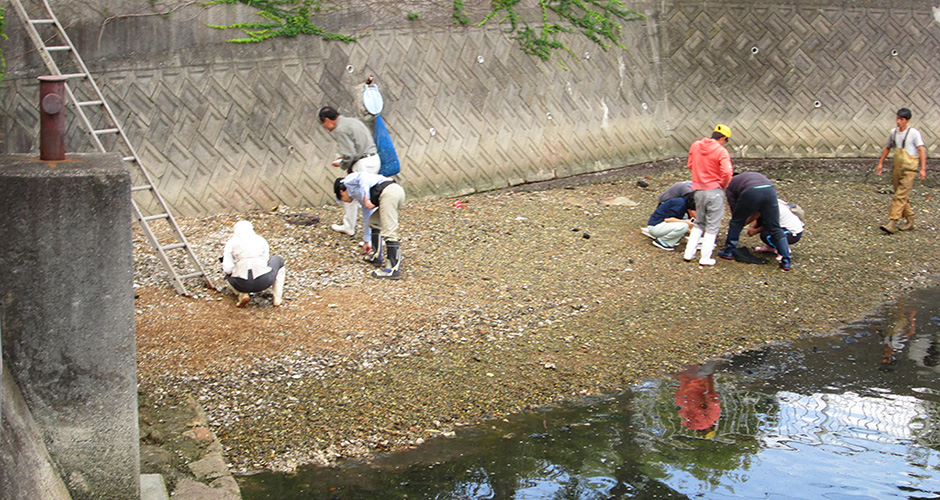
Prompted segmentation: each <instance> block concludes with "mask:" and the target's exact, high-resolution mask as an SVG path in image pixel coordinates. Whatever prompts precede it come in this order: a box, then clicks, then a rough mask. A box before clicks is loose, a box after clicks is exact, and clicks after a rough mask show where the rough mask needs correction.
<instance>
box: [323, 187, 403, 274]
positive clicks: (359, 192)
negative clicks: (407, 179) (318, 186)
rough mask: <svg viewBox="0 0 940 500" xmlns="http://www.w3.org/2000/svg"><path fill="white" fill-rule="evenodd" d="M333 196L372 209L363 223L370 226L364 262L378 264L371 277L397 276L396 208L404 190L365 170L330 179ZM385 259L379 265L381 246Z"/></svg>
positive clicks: (399, 258) (401, 201)
mask: <svg viewBox="0 0 940 500" xmlns="http://www.w3.org/2000/svg"><path fill="white" fill-rule="evenodd" d="M333 193H334V194H335V195H336V199H337V200H339V201H343V202H346V203H349V202H352V201H354V200H355V201H358V202H359V203H360V204H362V206H363V207H364V208H365V209H366V210H367V211H368V210H374V212H373V213H372V215H371V216H369V217H368V220H365V219H366V215H365V212H366V211H363V219H364V220H363V223H364V224H368V225H369V227H371V228H372V237H371V238H372V241H371V242H370V243H369V244H368V245H367V246H366V250H367V254H366V256H365V258H364V260H365V261H366V262H369V263H370V264H372V265H374V266H375V267H378V268H379V269H377V270H375V271H372V277H373V278H386V279H393V280H397V279H401V239H400V238H399V236H398V211H399V210H401V207H402V205H404V204H405V190H404V189H402V187H401V186H400V185H399V184H398V183H396V182H395V180H394V179H391V178H389V177H385V176H383V175H379V174H373V173H369V172H353V173H351V174H349V175H347V176H346V177H344V178H340V179H336V181H334V182H333ZM383 246H384V247H385V254H386V257H387V259H386V261H385V262H384V264H383V260H382V247H383Z"/></svg>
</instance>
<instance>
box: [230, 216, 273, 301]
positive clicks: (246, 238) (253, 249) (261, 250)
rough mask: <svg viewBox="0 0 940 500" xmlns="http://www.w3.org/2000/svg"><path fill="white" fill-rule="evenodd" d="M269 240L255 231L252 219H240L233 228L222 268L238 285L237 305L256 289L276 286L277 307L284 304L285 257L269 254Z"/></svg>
mask: <svg viewBox="0 0 940 500" xmlns="http://www.w3.org/2000/svg"><path fill="white" fill-rule="evenodd" d="M269 253H270V247H268V241H267V240H265V239H264V238H263V237H261V236H259V235H258V234H256V233H255V229H254V227H253V226H252V225H251V222H248V221H246V220H242V221H238V222H236V223H235V226H234V227H233V228H232V237H231V238H229V240H228V241H227V242H226V243H225V249H224V250H223V251H222V272H223V273H225V279H226V280H227V281H228V283H229V285H231V286H232V288H234V289H235V293H236V294H237V296H238V300H237V302H236V303H235V306H236V307H245V306H246V305H248V301H249V300H250V299H251V295H250V294H251V293H252V292H261V291H263V290H267V289H268V288H270V287H272V286H273V287H274V289H273V291H272V292H273V294H274V307H280V305H281V301H282V300H283V297H284V277H285V274H286V272H287V271H286V268H285V267H284V259H282V258H281V257H280V256H278V255H275V256H273V257H269Z"/></svg>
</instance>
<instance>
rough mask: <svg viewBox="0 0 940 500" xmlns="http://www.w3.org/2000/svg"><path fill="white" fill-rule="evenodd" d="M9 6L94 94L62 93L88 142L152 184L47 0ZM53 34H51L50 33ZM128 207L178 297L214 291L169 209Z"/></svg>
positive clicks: (42, 48) (49, 59)
mask: <svg viewBox="0 0 940 500" xmlns="http://www.w3.org/2000/svg"><path fill="white" fill-rule="evenodd" d="M12 3H13V6H14V7H15V8H16V10H17V13H18V14H19V15H20V17H21V18H22V19H23V21H24V24H25V25H26V28H27V31H28V32H29V34H30V39H32V41H33V44H34V45H35V47H36V49H38V50H39V52H40V55H42V59H43V60H44V61H45V64H46V68H47V69H48V70H49V71H50V73H49V74H52V75H58V76H60V77H62V78H63V79H65V80H66V81H69V80H74V81H75V82H74V83H75V84H76V85H77V84H86V83H88V84H90V86H91V87H92V88H93V90H94V92H95V94H89V93H87V91H86V92H83V97H84V98H86V99H87V100H83V101H78V100H75V99H74V97H75V96H74V95H73V94H72V93H71V91H70V90H69V89H68V88H66V90H68V91H69V96H70V97H71V98H72V99H73V104H75V109H74V110H75V111H77V112H78V114H79V115H80V116H81V118H82V121H83V122H84V125H85V130H86V131H87V132H90V133H91V134H92V137H91V139H92V140H93V142H95V143H96V144H97V146H98V147H99V148H101V149H104V148H105V145H104V144H102V143H103V142H109V141H110V140H111V138H109V141H102V140H99V137H100V136H102V135H107V134H115V135H117V136H118V137H119V138H123V139H124V140H125V146H128V148H129V149H128V150H124V151H123V152H122V153H121V154H122V156H123V155H128V156H123V159H122V161H124V162H133V163H134V165H128V168H136V169H139V170H140V172H139V173H140V174H142V175H143V180H145V181H146V182H148V183H151V182H152V181H151V180H150V177H149V175H148V174H147V171H146V169H145V168H144V166H143V165H142V163H141V159H140V158H139V157H138V156H137V153H136V152H134V150H133V148H132V147H130V144H129V143H128V142H127V137H125V135H124V130H123V129H122V128H121V123H120V122H119V121H118V120H117V118H116V117H115V116H114V114H113V113H112V112H111V109H110V106H109V105H108V102H107V101H106V100H105V98H104V97H103V96H102V95H101V93H100V91H99V90H98V88H97V85H96V84H95V81H94V77H93V75H92V74H90V73H89V72H88V68H87V67H85V63H84V62H83V61H82V58H81V55H79V53H78V49H77V48H76V47H75V46H73V45H72V42H71V41H70V40H69V38H68V35H66V33H65V31H64V29H63V27H62V25H61V24H60V23H59V20H58V19H56V16H55V14H53V13H52V9H51V7H50V6H49V4H48V0H43V1H42V2H41V3H42V4H44V6H45V9H46V12H45V13H44V14H38V15H42V16H48V17H47V18H41V19H39V18H37V19H30V18H29V16H30V13H29V12H27V11H26V9H24V8H23V5H22V4H21V0H12ZM59 3H61V2H59ZM30 7H33V6H30ZM2 8H3V7H2V6H0V22H2V21H3V16H2ZM50 25H51V26H53V28H45V27H42V28H40V26H50ZM40 31H42V32H43V34H40V33H39V32H40ZM53 31H54V32H55V33H53ZM44 35H48V36H47V37H45V38H43V36H44ZM47 44H48V45H47ZM59 52H65V53H67V54H66V55H67V56H69V57H70V58H71V61H72V63H73V64H74V66H73V67H69V70H71V71H80V72H79V73H64V74H63V73H62V72H61V71H60V70H59V68H58V65H57V64H56V61H55V59H57V58H61V57H63V56H58V55H57V54H55V53H59ZM0 59H2V58H0ZM0 62H2V61H0ZM86 110H87V112H88V113H102V112H103V113H104V117H103V118H102V117H97V116H96V117H95V120H93V121H89V120H88V119H87V117H86V116H85V113H86ZM93 122H94V125H93ZM95 126H103V127H112V128H101V129H97V130H96V129H95ZM86 138H87V136H86ZM136 178H138V179H140V177H136ZM130 189H131V191H132V192H137V191H150V192H151V194H152V195H153V196H155V197H156V199H157V200H158V201H160V202H161V204H162V203H163V200H162V199H161V198H160V194H159V193H158V192H157V186H155V185H152V184H142V185H139V186H131V188H130ZM131 204H132V205H133V207H134V213H135V215H136V216H137V217H138V222H139V223H140V226H141V228H142V230H143V232H144V235H145V236H146V237H147V239H148V240H149V241H150V245H151V246H152V247H153V249H154V250H156V252H157V255H158V256H159V258H160V260H161V261H162V263H163V266H164V268H165V269H166V271H167V273H168V274H169V275H170V277H171V278H172V281H173V286H174V287H175V288H176V291H177V292H179V293H180V294H182V295H189V293H188V292H187V290H186V287H185V286H184V285H183V282H182V281H181V280H183V279H191V278H202V279H204V280H205V282H206V285H207V286H208V288H210V289H212V290H215V289H216V288H215V285H214V284H213V283H212V279H211V278H210V277H209V275H208V274H206V272H205V270H204V269H203V268H202V265H201V264H200V263H199V262H198V261H196V259H195V256H194V255H193V253H192V249H191V248H190V246H189V244H188V243H186V239H185V238H183V234H182V232H180V229H179V227H178V226H177V224H176V220H175V219H173V215H172V214H170V212H169V209H167V208H166V207H164V209H163V210H165V211H166V213H163V214H156V215H148V216H144V215H143V214H142V213H141V211H140V207H139V206H138V204H137V202H136V201H135V200H133V199H132V200H131ZM158 219H159V220H166V222H167V223H168V224H169V225H170V226H171V227H172V228H173V229H174V230H176V233H177V234H178V235H179V239H178V240H177V241H178V243H170V244H168V245H166V246H162V244H161V243H160V242H159V241H157V238H156V236H154V234H153V231H152V230H151V227H150V225H149V224H148V222H147V221H153V220H158ZM176 249H184V250H186V251H187V252H189V257H190V259H191V260H192V262H191V263H190V264H194V265H193V266H190V268H189V269H185V270H183V269H179V270H178V269H175V268H174V265H173V263H172V262H171V261H170V259H168V258H167V255H166V254H165V253H164V252H165V251H168V250H176ZM179 271H185V272H187V273H189V274H186V275H183V276H180V273H179ZM0 496H2V495H0Z"/></svg>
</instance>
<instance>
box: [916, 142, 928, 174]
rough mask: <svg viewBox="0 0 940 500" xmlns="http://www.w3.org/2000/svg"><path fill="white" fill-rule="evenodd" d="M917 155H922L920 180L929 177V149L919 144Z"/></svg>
mask: <svg viewBox="0 0 940 500" xmlns="http://www.w3.org/2000/svg"><path fill="white" fill-rule="evenodd" d="M917 156H919V157H920V180H922V181H923V180H926V179H927V150H926V149H924V147H923V146H917Z"/></svg>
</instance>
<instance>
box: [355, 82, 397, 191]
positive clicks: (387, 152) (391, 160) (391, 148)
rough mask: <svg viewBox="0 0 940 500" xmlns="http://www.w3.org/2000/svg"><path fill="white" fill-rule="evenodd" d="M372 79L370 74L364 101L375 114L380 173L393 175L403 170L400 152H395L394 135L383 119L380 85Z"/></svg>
mask: <svg viewBox="0 0 940 500" xmlns="http://www.w3.org/2000/svg"><path fill="white" fill-rule="evenodd" d="M372 81H373V80H372V77H371V76H370V77H369V79H368V80H367V81H366V86H365V87H363V89H362V103H363V104H364V105H365V107H366V111H368V112H369V113H372V114H373V115H375V148H376V149H377V150H378V152H379V160H381V161H382V166H381V167H379V174H381V175H384V176H385V177H391V176H393V175H397V174H398V172H401V164H400V163H398V153H396V152H395V144H393V143H392V136H390V135H389V134H388V128H386V127H385V121H383V120H382V114H381V113H382V108H383V107H384V105H385V101H384V100H383V99H382V93H381V92H379V87H378V86H377V85H375V84H374V83H372Z"/></svg>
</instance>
